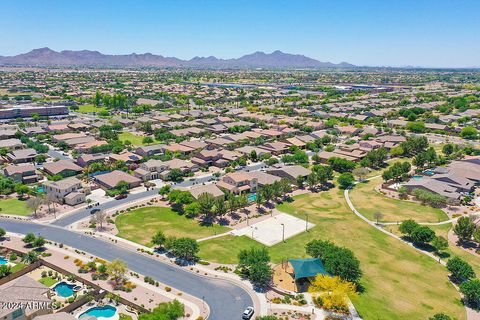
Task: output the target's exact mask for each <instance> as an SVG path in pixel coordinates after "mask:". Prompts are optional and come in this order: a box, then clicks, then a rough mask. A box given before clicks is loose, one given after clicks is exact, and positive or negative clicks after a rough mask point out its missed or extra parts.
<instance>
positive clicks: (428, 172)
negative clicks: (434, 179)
mask: <svg viewBox="0 0 480 320" xmlns="http://www.w3.org/2000/svg"><path fill="white" fill-rule="evenodd" d="M423 173H424V174H426V175H427V176H433V175H434V174H435V171H433V170H432V169H427V170H425V171H423Z"/></svg>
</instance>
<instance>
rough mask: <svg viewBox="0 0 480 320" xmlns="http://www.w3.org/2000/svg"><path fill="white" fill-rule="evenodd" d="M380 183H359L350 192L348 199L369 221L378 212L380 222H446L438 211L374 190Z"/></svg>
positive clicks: (373, 181) (370, 181) (376, 179)
mask: <svg viewBox="0 0 480 320" xmlns="http://www.w3.org/2000/svg"><path fill="white" fill-rule="evenodd" d="M380 183H382V178H381V177H378V178H375V179H372V180H369V181H366V182H365V183H359V184H357V185H356V186H355V188H353V189H352V190H351V191H350V199H351V200H352V203H353V204H354V205H355V207H356V208H357V210H358V211H360V212H361V213H362V214H363V215H364V216H365V217H367V218H368V219H370V220H372V221H373V220H375V218H374V214H375V213H376V212H380V213H381V214H382V215H383V217H382V218H381V219H380V221H385V222H395V221H403V220H407V219H413V220H415V221H418V222H440V221H445V220H448V216H447V214H446V213H445V212H443V211H442V210H440V209H436V208H432V207H429V206H422V205H421V204H419V203H415V202H408V201H402V200H397V199H392V198H389V197H387V196H384V195H382V194H381V193H379V192H377V191H376V190H375V187H376V186H378V185H379V184H380Z"/></svg>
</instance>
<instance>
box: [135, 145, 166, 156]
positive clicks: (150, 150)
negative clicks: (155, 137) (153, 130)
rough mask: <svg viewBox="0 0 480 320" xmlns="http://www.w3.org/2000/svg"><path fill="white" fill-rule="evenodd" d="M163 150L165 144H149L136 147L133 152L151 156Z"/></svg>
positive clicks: (161, 152)
mask: <svg viewBox="0 0 480 320" xmlns="http://www.w3.org/2000/svg"><path fill="white" fill-rule="evenodd" d="M164 151H165V145H163V144H155V145H151V146H143V147H138V148H137V149H136V150H135V153H136V154H138V155H141V156H142V157H146V156H153V155H156V154H163V153H164Z"/></svg>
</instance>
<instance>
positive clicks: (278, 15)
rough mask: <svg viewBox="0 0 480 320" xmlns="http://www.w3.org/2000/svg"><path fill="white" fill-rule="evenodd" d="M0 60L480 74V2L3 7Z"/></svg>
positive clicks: (119, 1) (139, 1)
mask: <svg viewBox="0 0 480 320" xmlns="http://www.w3.org/2000/svg"><path fill="white" fill-rule="evenodd" d="M0 8H1V11H2V14H1V16H0V55H14V54H18V53H23V52H27V51H30V50H31V49H34V48H40V47H50V48H52V49H54V50H64V49H71V50H81V49H90V50H98V51H100V52H103V53H111V54H123V53H131V52H136V53H144V52H151V53H155V54H162V55H165V56H176V57H179V58H183V59H190V58H192V57H194V56H196V55H198V56H209V55H214V56H216V57H219V58H231V57H239V56H241V55H243V54H247V53H252V52H254V51H265V52H272V51H274V50H277V49H278V50H282V51H284V52H289V53H300V54H304V55H307V56H309V57H312V58H315V59H318V60H321V61H330V62H341V61H347V62H350V63H354V64H357V65H371V66H383V65H389V66H406V65H414V66H426V67H468V66H480V18H479V16H480V1H479V0H350V1H348V0H329V1H326V0H316V1H315V0H312V1H307V0H291V1H282V0H275V1H270V0H256V1H255V0H252V1H249V0H236V1H234V0H230V1H213V0H210V1H207V0H196V1H186V0H185V1H181V0H176V1H175V0H172V1H161V0H157V1H154V0H149V1H148V0H95V1H94V0H81V1H70V0H42V1H39V0H2V2H1V5H0Z"/></svg>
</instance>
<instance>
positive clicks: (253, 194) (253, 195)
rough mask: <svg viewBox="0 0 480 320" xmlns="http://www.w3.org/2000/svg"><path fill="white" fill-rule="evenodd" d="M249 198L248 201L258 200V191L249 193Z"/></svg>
mask: <svg viewBox="0 0 480 320" xmlns="http://www.w3.org/2000/svg"><path fill="white" fill-rule="evenodd" d="M247 200H248V202H253V201H255V200H257V194H256V193H251V194H249V195H248V197H247Z"/></svg>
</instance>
